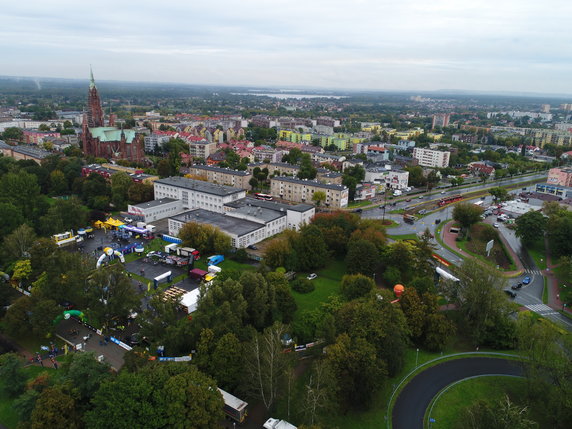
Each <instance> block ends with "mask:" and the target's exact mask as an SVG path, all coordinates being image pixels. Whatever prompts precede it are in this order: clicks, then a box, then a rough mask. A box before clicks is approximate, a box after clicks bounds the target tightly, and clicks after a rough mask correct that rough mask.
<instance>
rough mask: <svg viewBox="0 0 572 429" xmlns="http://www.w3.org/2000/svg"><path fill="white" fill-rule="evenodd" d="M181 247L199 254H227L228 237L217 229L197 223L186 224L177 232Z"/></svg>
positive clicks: (228, 246)
mask: <svg viewBox="0 0 572 429" xmlns="http://www.w3.org/2000/svg"><path fill="white" fill-rule="evenodd" d="M179 238H180V239H181V240H183V246H187V247H193V248H195V249H198V250H199V251H200V252H201V253H212V252H214V253H223V254H224V253H227V252H228V250H229V249H230V247H231V239H230V237H229V236H228V235H227V234H225V233H224V232H222V231H221V230H220V229H219V228H217V227H215V226H212V225H207V224H202V223H198V222H187V223H186V224H185V225H183V227H182V228H181V229H180V231H179Z"/></svg>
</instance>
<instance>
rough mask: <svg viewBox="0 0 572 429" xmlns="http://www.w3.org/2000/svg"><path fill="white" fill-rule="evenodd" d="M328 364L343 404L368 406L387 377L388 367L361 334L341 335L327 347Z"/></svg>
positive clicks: (358, 406)
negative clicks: (353, 335) (355, 335)
mask: <svg viewBox="0 0 572 429" xmlns="http://www.w3.org/2000/svg"><path fill="white" fill-rule="evenodd" d="M326 363H327V365H328V367H329V370H330V371H331V373H332V374H333V376H334V379H335V381H336V384H337V389H336V391H337V392H338V400H339V402H340V403H341V404H342V405H344V406H349V407H355V408H367V407H368V406H369V405H370V403H371V401H372V400H373V398H374V395H375V393H376V392H377V391H378V389H379V387H380V386H381V385H382V383H383V381H384V379H385V378H386V376H387V368H386V365H384V362H383V361H381V360H380V359H379V357H378V355H377V352H376V349H375V347H374V346H373V345H372V344H371V343H369V342H368V341H367V340H366V339H364V338H362V337H350V336H349V335H348V334H341V335H340V336H339V337H338V338H337V340H336V342H335V344H332V345H331V346H329V347H328V354H327V355H326Z"/></svg>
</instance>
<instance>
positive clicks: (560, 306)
mask: <svg viewBox="0 0 572 429" xmlns="http://www.w3.org/2000/svg"><path fill="white" fill-rule="evenodd" d="M545 248H546V249H548V242H546V241H545ZM546 267H547V268H546V269H545V270H542V275H543V276H544V277H546V279H547V280H548V282H547V283H548V306H549V307H552V308H553V309H554V310H556V311H565V312H566V313H568V314H572V309H571V308H570V307H565V306H564V303H563V302H562V301H561V300H560V290H559V288H558V278H557V277H556V275H555V274H554V268H557V267H558V264H553V263H552V255H551V254H550V252H549V251H547V252H546ZM571 287H572V285H571Z"/></svg>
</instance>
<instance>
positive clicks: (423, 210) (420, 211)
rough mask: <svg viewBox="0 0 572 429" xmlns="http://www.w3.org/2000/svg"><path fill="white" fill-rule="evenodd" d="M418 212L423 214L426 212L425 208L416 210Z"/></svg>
mask: <svg viewBox="0 0 572 429" xmlns="http://www.w3.org/2000/svg"><path fill="white" fill-rule="evenodd" d="M418 213H419V214H420V215H424V214H425V213H427V210H425V209H421V210H419V211H418Z"/></svg>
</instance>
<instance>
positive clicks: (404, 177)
mask: <svg viewBox="0 0 572 429" xmlns="http://www.w3.org/2000/svg"><path fill="white" fill-rule="evenodd" d="M365 182H372V183H375V184H376V185H385V186H386V187H388V188H391V189H399V190H404V189H405V188H407V186H408V184H409V171H403V170H391V166H390V165H388V166H386V167H385V168H372V169H368V170H366V171H365Z"/></svg>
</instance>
